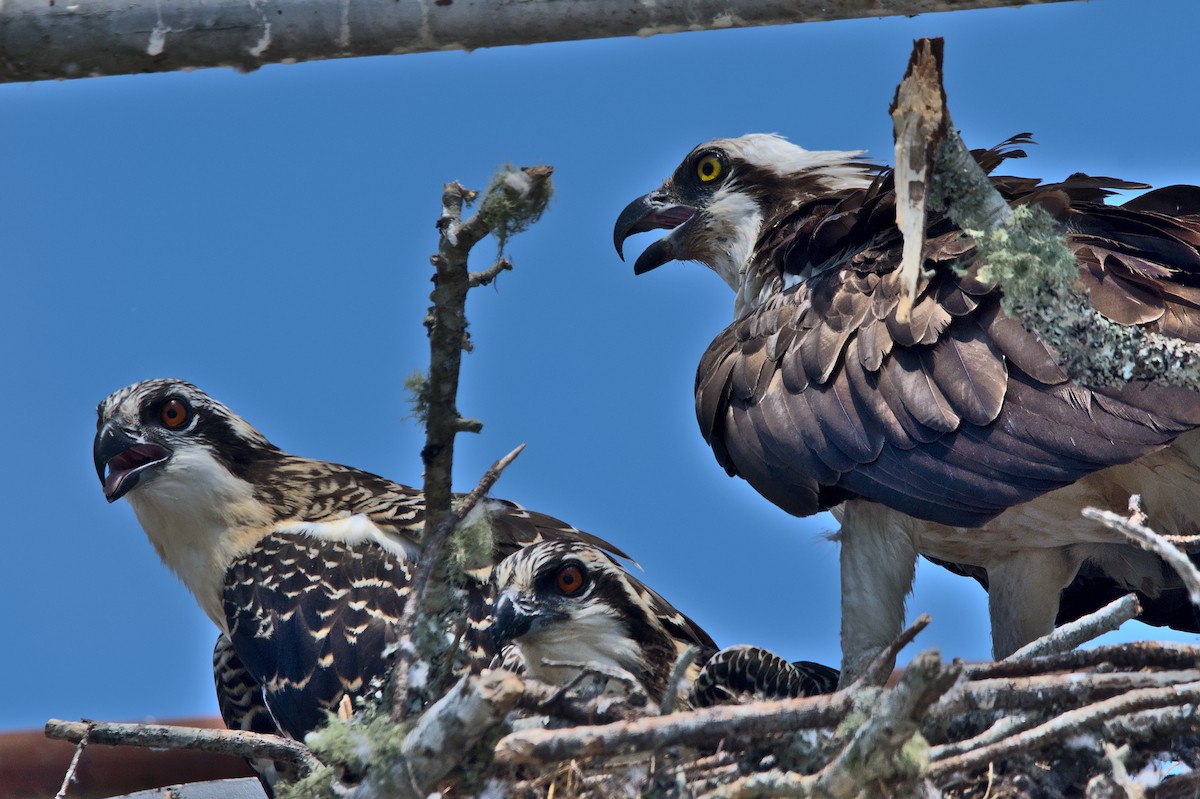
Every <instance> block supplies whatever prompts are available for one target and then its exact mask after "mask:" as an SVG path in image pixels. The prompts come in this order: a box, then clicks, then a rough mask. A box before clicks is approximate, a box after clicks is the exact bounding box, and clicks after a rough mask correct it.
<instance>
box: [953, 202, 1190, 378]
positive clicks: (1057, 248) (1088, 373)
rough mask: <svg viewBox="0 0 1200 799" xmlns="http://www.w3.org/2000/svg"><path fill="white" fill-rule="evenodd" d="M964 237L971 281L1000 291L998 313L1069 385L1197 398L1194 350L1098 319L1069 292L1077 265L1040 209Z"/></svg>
mask: <svg viewBox="0 0 1200 799" xmlns="http://www.w3.org/2000/svg"><path fill="white" fill-rule="evenodd" d="M968 233H969V235H970V236H971V237H972V238H973V239H974V240H975V243H976V247H977V256H976V257H977V259H978V262H979V263H980V264H982V265H981V267H980V269H979V278H980V279H981V280H983V281H985V282H990V283H995V284H997V285H999V286H1000V287H1001V289H1002V290H1003V297H1002V300H1001V306H1002V307H1003V309H1004V312H1005V313H1006V314H1007V315H1009V316H1011V317H1014V318H1016V319H1020V320H1021V322H1022V323H1023V324H1024V325H1025V327H1026V328H1027V329H1029V330H1031V331H1033V332H1034V333H1036V334H1037V335H1038V336H1039V337H1040V338H1041V339H1042V340H1043V341H1044V342H1045V343H1046V344H1048V345H1050V346H1051V347H1052V348H1053V349H1054V350H1055V352H1056V355H1057V356H1058V361H1059V363H1060V365H1061V366H1062V368H1063V370H1064V371H1065V372H1066V373H1067V374H1068V375H1069V376H1070V377H1071V379H1073V380H1075V381H1076V382H1077V383H1080V384H1081V385H1085V386H1089V387H1091V388H1106V387H1115V388H1119V387H1121V386H1124V385H1126V384H1127V383H1129V382H1131V381H1147V380H1153V381H1155V382H1156V383H1158V384H1160V385H1164V384H1165V385H1173V386H1181V387H1184V388H1189V389H1192V390H1194V391H1195V390H1200V347H1198V346H1197V345H1196V344H1191V343H1188V342H1185V341H1181V340H1179V339H1176V338H1172V337H1170V336H1165V335H1162V334H1160V333H1156V332H1154V331H1151V330H1148V329H1146V328H1144V327H1141V326H1138V325H1123V324H1116V323H1114V322H1112V321H1110V320H1108V319H1106V318H1105V317H1103V316H1102V315H1100V314H1099V313H1098V312H1097V311H1096V310H1095V309H1094V308H1093V307H1092V304H1091V301H1090V300H1089V298H1088V296H1087V294H1086V293H1084V292H1081V291H1079V290H1078V289H1077V288H1076V281H1077V279H1078V276H1079V262H1078V261H1077V260H1076V258H1075V256H1074V254H1073V253H1072V252H1071V250H1070V248H1068V246H1067V243H1066V240H1065V239H1064V238H1063V236H1062V233H1061V230H1060V228H1059V225H1058V223H1057V222H1056V221H1055V220H1054V218H1053V217H1051V216H1050V215H1049V214H1048V213H1046V212H1045V211H1044V210H1043V209H1041V208H1038V207H1036V206H1031V205H1029V206H1022V207H1020V208H1017V209H1015V210H1014V212H1013V216H1012V220H1011V222H1010V223H1009V224H1007V225H1004V226H1002V227H1000V228H998V229H996V230H994V231H989V232H983V231H978V230H971V231H968Z"/></svg>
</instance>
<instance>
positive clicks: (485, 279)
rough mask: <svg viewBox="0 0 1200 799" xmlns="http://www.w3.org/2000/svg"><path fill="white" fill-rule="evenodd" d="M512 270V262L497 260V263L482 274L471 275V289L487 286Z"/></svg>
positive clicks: (503, 259)
mask: <svg viewBox="0 0 1200 799" xmlns="http://www.w3.org/2000/svg"><path fill="white" fill-rule="evenodd" d="M511 270H512V261H510V260H508V259H507V258H499V259H497V260H496V263H494V264H492V265H491V266H489V267H488V268H487V269H485V270H483V271H482V272H472V273H471V288H477V287H479V286H486V285H488V284H489V283H491V282H492V281H493V280H495V279H496V278H497V277H499V276H500V273H501V272H508V271H511Z"/></svg>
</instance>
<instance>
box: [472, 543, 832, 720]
mask: <svg viewBox="0 0 1200 799" xmlns="http://www.w3.org/2000/svg"><path fill="white" fill-rule="evenodd" d="M492 582H493V584H494V585H495V588H496V592H495V597H496V600H495V604H494V606H493V610H492V625H491V630H492V635H493V636H494V637H495V642H496V648H497V649H501V648H502V647H504V646H505V645H506V644H509V643H513V644H515V645H516V647H517V648H518V649H519V650H520V654H521V656H522V659H523V660H524V663H525V667H526V669H527V670H528V671H529V673H530V674H531V675H533V676H534V677H537V678H538V679H540V680H543V681H545V682H549V683H555V684H562V683H565V682H567V680H568V679H570V678H571V677H573V676H574V675H575V674H577V673H578V669H577V668H575V667H573V666H562V665H552V664H555V663H558V664H562V663H571V664H578V663H583V662H595V663H599V664H600V665H602V666H608V667H610V668H616V669H621V670H623V671H625V672H627V673H629V674H630V675H632V676H633V677H634V678H636V679H637V681H638V682H639V683H640V684H641V686H642V687H643V689H644V690H645V692H646V695H647V696H648V697H649V698H650V699H651V701H653V702H655V703H660V702H661V701H662V699H663V696H664V693H665V691H666V689H667V687H668V686H667V683H668V681H669V679H670V676H671V671H672V669H673V668H674V666H675V662H676V661H677V660H678V659H679V657H680V656H681V655H682V654H683V653H684V651H685V650H686V649H687V648H688V647H689V646H694V647H696V648H697V650H698V653H697V656H696V658H695V660H694V661H693V662H692V664H691V666H690V667H689V668H688V670H687V673H686V675H685V680H684V681H685V683H686V685H687V686H690V688H691V690H690V691H684V692H682V693H681V696H680V698H681V700H682V701H681V704H682V705H684V706H689V705H693V704H694V705H696V706H706V705H711V704H715V703H717V702H723V701H729V700H730V699H732V698H734V697H735V696H737V695H740V694H754V695H756V696H757V697H758V698H775V699H779V698H785V697H794V696H810V695H812V694H817V693H825V692H828V691H832V690H834V689H835V688H836V687H837V679H838V673H837V672H836V671H835V670H833V669H830V668H828V667H826V666H822V665H820V664H818V663H809V662H807V661H799V662H796V663H788V662H787V661H784V660H783V659H781V658H779V657H778V656H776V655H773V654H772V653H770V652H767V651H766V650H762V649H757V648H754V647H731V648H729V649H724V650H721V651H720V652H718V651H717V645H716V644H715V643H714V642H713V640H712V638H710V637H709V636H708V633H706V632H704V630H702V629H700V627H699V626H697V625H696V623H695V622H693V621H692V620H691V619H689V618H688V617H687V616H685V615H683V614H682V613H680V612H679V611H678V610H676V609H675V608H674V607H672V606H671V605H670V603H668V602H667V601H666V600H665V599H663V598H662V597H661V596H659V595H658V594H657V593H655V592H654V591H653V590H651V589H650V588H648V587H647V586H645V585H643V584H642V583H641V582H640V581H639V580H638V579H636V578H635V577H633V576H632V575H631V574H629V573H628V572H627V571H625V569H623V568H622V567H621V566H620V565H619V564H618V563H617V562H616V561H615V560H614V559H613V558H612V557H610V556H609V555H608V554H606V553H605V552H603V551H602V550H600V549H597V548H596V547H594V546H592V545H590V544H586V543H583V542H579V541H546V542H543V543H540V544H535V545H533V546H530V547H526V548H525V549H522V550H520V551H518V552H516V553H514V554H512V555H509V556H508V557H507V558H505V559H504V560H503V561H501V562H500V563H499V564H498V565H497V566H496V567H495V568H494V569H493V570H492Z"/></svg>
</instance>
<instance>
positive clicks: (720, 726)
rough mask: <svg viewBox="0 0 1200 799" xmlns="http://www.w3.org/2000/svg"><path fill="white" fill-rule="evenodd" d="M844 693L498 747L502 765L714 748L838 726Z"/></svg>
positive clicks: (539, 735)
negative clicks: (681, 747) (673, 748)
mask: <svg viewBox="0 0 1200 799" xmlns="http://www.w3.org/2000/svg"><path fill="white" fill-rule="evenodd" d="M850 708H851V697H850V696H849V695H847V694H846V693H845V692H840V693H837V694H830V695H825V696H814V697H806V698H802V699H787V700H782V701H778V702H751V703H748V704H745V705H730V706H720V707H713V708H705V709H704V710H694V711H690V712H686V713H673V714H671V715H669V716H651V717H648V718H644V719H638V720H636V721H629V722H620V723H616V724H606V725H603V726H589V727H572V728H570V729H566V730H557V731H551V730H522V731H520V732H514V733H511V734H510V735H507V736H506V737H504V738H502V739H501V740H500V742H499V743H498V744H497V745H496V760H497V762H500V763H505V764H515V763H549V762H553V761H557V760H570V759H571V758H579V757H589V756H592V755H602V754H617V753H629V752H646V751H653V750H657V749H661V748H663V747H667V746H674V745H677V744H689V745H691V746H698V747H704V746H716V745H717V744H719V743H720V742H721V741H722V740H725V739H727V738H735V737H738V736H743V735H748V736H753V737H761V736H764V735H768V734H771V733H776V732H787V731H794V730H801V729H812V728H819V727H828V726H833V725H836V724H837V723H838V722H839V721H840V720H841V719H842V718H843V717H844V716H845V715H846V713H848V712H849V711H850Z"/></svg>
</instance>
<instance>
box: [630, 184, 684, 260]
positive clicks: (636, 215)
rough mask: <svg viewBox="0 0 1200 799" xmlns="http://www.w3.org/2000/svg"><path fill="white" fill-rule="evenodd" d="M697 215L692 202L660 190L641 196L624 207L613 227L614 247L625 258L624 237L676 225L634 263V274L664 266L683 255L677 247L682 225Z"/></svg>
mask: <svg viewBox="0 0 1200 799" xmlns="http://www.w3.org/2000/svg"><path fill="white" fill-rule="evenodd" d="M695 215H696V209H695V208H693V207H692V206H690V205H684V204H682V203H676V202H672V200H671V198H670V196H669V195H668V194H667V193H666V192H665V191H663V190H662V189H659V190H657V191H652V192H650V193H649V194H645V195H642V196H641V197H638V198H637V199H636V200H634V201H633V202H631V203H630V204H629V205H627V206H625V210H624V211H622V212H621V215H620V216H618V217H617V224H616V226H615V227H614V228H613V246H614V247H616V248H617V255H619V256H620V257H621V260H622V261H623V260H625V254H624V252H622V249H623V247H624V244H625V240H626V239H627V238H629V237H630V236H632V235H633V234H634V233H644V232H645V231H647V230H656V229H658V228H673V229H672V230H671V232H670V233H669V234H667V235H666V236H664V237H663V238H661V239H659V240H658V241H656V242H654V243H653V244H651V245H650V246H649V247H647V248H646V251H645V252H643V253H642V254H641V255H640V256H639V257H638V259H637V261H636V262H635V263H634V265H633V273H634V274H635V275H641V274H645V273H646V272H649V271H650V270H651V269H654V268H655V267H658V266H662V265H663V264H665V263H666V262H667V261H674V260H676V259H677V258H679V257H680V253H679V251H678V249H677V247H676V244H677V235H676V234H678V233H679V231H680V229H681V227H682V226H683V225H684V224H685V223H686V222H688V221H690V220H691V219H692V217H694V216H695Z"/></svg>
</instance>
